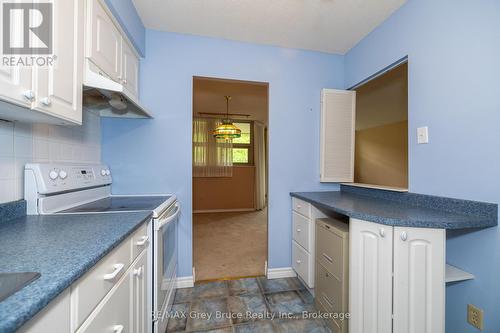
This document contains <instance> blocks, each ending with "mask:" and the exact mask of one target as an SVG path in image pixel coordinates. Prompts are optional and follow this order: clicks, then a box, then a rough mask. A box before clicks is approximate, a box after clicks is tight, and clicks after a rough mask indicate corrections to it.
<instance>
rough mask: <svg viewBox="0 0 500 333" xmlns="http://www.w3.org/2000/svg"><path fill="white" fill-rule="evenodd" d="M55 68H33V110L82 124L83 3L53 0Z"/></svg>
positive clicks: (80, 1) (80, 0)
mask: <svg viewBox="0 0 500 333" xmlns="http://www.w3.org/2000/svg"><path fill="white" fill-rule="evenodd" d="M53 3H54V16H53V22H54V28H53V47H54V54H55V55H56V56H57V58H56V60H55V63H54V66H51V67H42V68H35V84H36V94H37V97H36V99H35V101H34V104H35V106H34V108H35V109H36V110H39V111H42V112H46V113H48V114H51V115H54V116H57V117H61V118H63V119H65V120H68V121H70V122H74V123H77V124H81V123H82V82H83V68H82V64H83V27H84V22H83V17H84V16H83V14H84V3H83V0H79V1H67V0H53Z"/></svg>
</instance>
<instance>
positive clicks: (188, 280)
mask: <svg viewBox="0 0 500 333" xmlns="http://www.w3.org/2000/svg"><path fill="white" fill-rule="evenodd" d="M175 287H176V288H191V287H194V278H193V277H192V276H182V277H178V278H177V280H176V281H175Z"/></svg>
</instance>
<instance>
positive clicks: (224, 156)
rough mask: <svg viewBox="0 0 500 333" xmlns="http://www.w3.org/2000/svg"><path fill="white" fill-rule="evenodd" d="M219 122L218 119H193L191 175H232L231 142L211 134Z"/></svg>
mask: <svg viewBox="0 0 500 333" xmlns="http://www.w3.org/2000/svg"><path fill="white" fill-rule="evenodd" d="M221 123H222V121H221V120H220V119H212V118H194V119H193V177H232V176H233V159H232V148H233V144H232V143H231V141H225V140H216V139H215V138H214V137H213V135H212V131H213V130H214V129H215V128H216V127H217V126H218V125H219V124H221Z"/></svg>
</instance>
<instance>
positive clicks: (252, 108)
mask: <svg viewBox="0 0 500 333" xmlns="http://www.w3.org/2000/svg"><path fill="white" fill-rule="evenodd" d="M268 90H269V86H268V83H262V82H250V81H239V80H229V79H218V78H207V77H194V78H193V266H194V272H195V280H196V282H198V281H210V280H222V279H235V278H241V277H253V276H264V275H266V269H267V256H268V249H267V238H268V236H267V235H268V212H267V202H268V200H267V192H268V191H267V189H268V180H267V174H268V172H267V165H268V162H267V161H268V155H267V152H268V100H269V99H268ZM227 96H230V98H227ZM224 123H226V124H227V123H231V124H233V125H234V126H236V128H238V129H239V130H240V131H241V135H240V136H239V137H237V138H232V139H220V138H219V139H217V138H215V137H214V135H213V134H214V133H213V131H214V130H215V129H216V128H219V126H220V125H221V124H224Z"/></svg>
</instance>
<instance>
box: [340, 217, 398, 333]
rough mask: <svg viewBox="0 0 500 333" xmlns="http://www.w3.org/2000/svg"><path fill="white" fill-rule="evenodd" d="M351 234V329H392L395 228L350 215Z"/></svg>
mask: <svg viewBox="0 0 500 333" xmlns="http://www.w3.org/2000/svg"><path fill="white" fill-rule="evenodd" d="M349 235H350V240H349V246H350V250H349V251H350V252H349V312H350V313H351V319H350V321H349V331H350V332H351V333H387V332H392V235H393V228H392V227H391V226H386V225H382V224H377V223H372V222H366V221H361V220H356V219H351V220H350V222H349ZM394 332H399V331H394Z"/></svg>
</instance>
